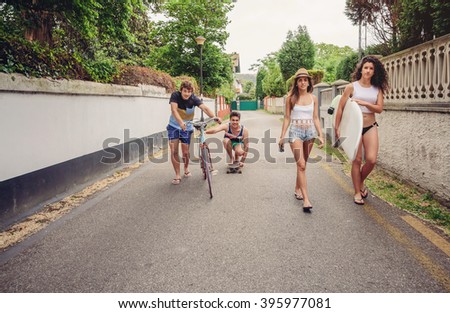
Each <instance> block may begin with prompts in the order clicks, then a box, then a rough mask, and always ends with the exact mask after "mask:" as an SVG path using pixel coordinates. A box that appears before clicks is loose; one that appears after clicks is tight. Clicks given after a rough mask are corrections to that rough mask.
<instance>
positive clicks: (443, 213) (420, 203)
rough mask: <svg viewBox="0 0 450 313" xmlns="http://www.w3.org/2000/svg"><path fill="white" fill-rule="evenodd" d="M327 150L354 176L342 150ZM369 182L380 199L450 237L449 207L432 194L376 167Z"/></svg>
mask: <svg viewBox="0 0 450 313" xmlns="http://www.w3.org/2000/svg"><path fill="white" fill-rule="evenodd" d="M324 151H325V152H326V153H327V154H329V155H333V156H336V157H337V158H338V159H339V160H340V161H342V162H343V170H344V173H345V174H346V175H347V176H350V170H351V164H350V163H349V162H348V159H347V158H346V156H345V155H344V153H343V152H342V151H341V150H340V149H337V148H333V147H332V146H331V144H330V143H329V142H327V144H326V145H325V147H324ZM365 183H366V186H367V187H368V188H369V189H370V192H371V193H372V194H374V195H376V196H377V197H379V198H380V199H383V200H384V201H386V202H387V203H389V204H391V205H392V206H395V207H397V208H400V209H402V210H404V211H407V212H409V213H411V214H413V215H415V216H417V217H418V218H420V219H422V220H425V221H428V222H429V223H431V224H433V225H435V226H437V227H438V228H440V229H442V230H443V231H444V232H445V233H446V234H447V235H450V211H449V209H448V208H447V207H445V206H443V205H441V204H440V203H439V202H438V201H436V200H434V199H433V196H432V194H430V193H429V192H424V191H421V190H419V189H417V188H415V187H414V186H411V185H410V184H408V183H405V182H403V181H401V180H400V179H398V178H397V177H394V176H392V175H390V174H389V173H387V172H386V171H383V170H382V169H381V168H379V167H376V168H375V169H374V170H373V171H372V173H370V175H369V177H368V178H367V179H366V181H365Z"/></svg>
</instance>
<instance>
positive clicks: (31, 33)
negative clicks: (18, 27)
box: [22, 0, 54, 45]
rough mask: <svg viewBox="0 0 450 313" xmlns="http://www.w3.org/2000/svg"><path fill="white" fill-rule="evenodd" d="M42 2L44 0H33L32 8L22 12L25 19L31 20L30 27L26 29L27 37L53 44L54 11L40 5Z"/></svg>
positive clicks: (30, 39)
mask: <svg viewBox="0 0 450 313" xmlns="http://www.w3.org/2000/svg"><path fill="white" fill-rule="evenodd" d="M40 2H42V0H32V4H31V7H32V9H31V10H27V11H24V12H23V13H22V15H23V17H24V19H25V20H27V21H30V24H29V26H28V28H27V29H26V30H25V39H27V40H28V41H39V42H40V43H47V44H49V45H52V43H53V40H52V29H53V26H54V17H53V13H51V12H49V11H47V10H44V9H43V8H42V7H41V6H39V4H40Z"/></svg>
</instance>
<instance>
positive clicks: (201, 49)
mask: <svg viewBox="0 0 450 313" xmlns="http://www.w3.org/2000/svg"><path fill="white" fill-rule="evenodd" d="M205 40H206V39H205V37H202V36H198V37H197V38H195V42H196V43H197V45H199V46H200V99H201V100H202V101H203V56H202V54H203V43H204V42H205ZM201 120H202V121H203V111H202V112H201Z"/></svg>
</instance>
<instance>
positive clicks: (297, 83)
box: [279, 68, 324, 212]
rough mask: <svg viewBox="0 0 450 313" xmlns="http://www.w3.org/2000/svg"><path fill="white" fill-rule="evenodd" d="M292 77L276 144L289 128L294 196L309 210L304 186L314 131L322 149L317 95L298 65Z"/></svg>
mask: <svg viewBox="0 0 450 313" xmlns="http://www.w3.org/2000/svg"><path fill="white" fill-rule="evenodd" d="M294 77H295V79H294V83H293V84H292V87H291V89H290V90H289V93H288V95H287V98H286V109H285V113H284V121H283V126H282V128H281V135H280V141H279V145H280V150H282V149H283V144H284V137H285V135H286V131H287V129H288V127H289V143H290V146H291V150H292V153H293V154H294V159H295V162H296V163H297V179H296V182H295V192H294V196H295V198H296V199H298V200H303V211H305V212H310V210H311V209H312V204H311V201H310V200H309V197H308V192H307V188H306V172H305V171H306V163H307V161H308V157H309V154H310V153H311V149H312V147H313V144H314V139H315V138H316V135H317V133H318V134H319V137H318V138H319V141H320V144H319V148H322V146H323V144H324V140H323V134H322V129H321V127H320V121H319V105H318V101H317V97H316V96H315V95H313V94H312V91H313V84H312V80H311V76H310V75H309V74H308V71H307V70H306V69H304V68H300V69H299V70H298V71H297V73H295V75H294Z"/></svg>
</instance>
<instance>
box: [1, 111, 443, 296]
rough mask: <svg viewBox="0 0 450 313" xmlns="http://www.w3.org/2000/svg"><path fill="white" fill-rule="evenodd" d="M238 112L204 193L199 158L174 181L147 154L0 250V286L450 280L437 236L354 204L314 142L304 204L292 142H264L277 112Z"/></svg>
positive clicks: (372, 201) (47, 288)
mask: <svg viewBox="0 0 450 313" xmlns="http://www.w3.org/2000/svg"><path fill="white" fill-rule="evenodd" d="M242 114H243V119H242V121H243V124H244V125H245V126H247V127H248V129H249V130H250V136H251V137H252V145H251V153H250V160H249V163H248V164H246V166H245V168H244V171H243V174H228V175H227V174H226V167H225V161H224V160H223V151H222V149H220V148H217V149H215V147H216V143H219V144H220V140H219V139H218V138H220V136H217V137H214V138H217V139H212V141H211V148H212V150H213V151H216V152H215V153H214V154H213V155H214V156H215V157H216V159H217V160H216V164H215V167H216V169H218V171H219V173H218V175H216V176H213V188H214V198H213V199H209V196H208V192H207V186H206V182H205V181H204V180H203V179H202V178H201V175H200V168H199V166H198V164H192V166H191V171H192V173H193V176H192V177H190V178H183V180H182V182H181V184H180V185H178V186H174V185H171V184H170V182H171V180H172V178H173V177H174V173H173V169H172V167H171V164H170V163H169V162H168V161H164V158H165V159H166V160H167V155H165V156H163V157H162V161H161V159H160V160H159V161H157V162H155V161H148V162H147V163H146V164H144V165H143V166H141V167H140V168H139V169H137V170H136V171H135V172H134V173H133V174H132V175H131V176H130V177H128V178H126V179H125V180H123V181H121V182H119V183H117V184H116V185H114V186H113V187H111V188H109V189H108V190H106V191H103V192H101V193H99V194H97V195H96V196H95V197H94V198H92V199H90V200H89V201H87V202H86V203H85V204H83V205H82V206H80V207H78V208H75V209H74V210H73V211H72V212H71V213H69V214H67V215H66V216H64V217H63V218H61V219H60V220H58V221H57V222H54V223H53V224H51V225H50V226H48V227H47V228H46V229H44V230H42V231H40V232H39V233H37V234H36V235H34V236H32V237H30V238H29V239H27V240H25V241H24V242H22V243H20V244H18V245H17V246H15V247H13V248H11V249H9V250H6V251H4V252H2V253H1V254H0V291H1V292H151V293H153V292H180V293H183V292H220V293H226V292H280V293H287V292H343V293H347V292H374V293H378V292H387V293H390V292H405V293H406V292H408V293H409V292H426V293H431V292H433V293H434V292H449V291H450V262H449V260H450V256H449V255H448V254H447V253H446V252H445V249H444V250H443V249H442V248H443V247H444V248H445V247H447V248H448V242H447V241H444V244H443V245H442V243H441V245H439V244H438V245H436V244H433V243H432V242H431V241H430V240H429V239H427V238H425V237H424V236H423V235H422V234H421V232H419V231H418V230H416V228H413V227H412V226H410V223H407V222H406V218H404V217H405V216H408V215H407V214H406V213H404V212H402V211H400V210H398V209H395V208H392V207H391V206H390V205H388V204H386V203H385V202H383V201H381V200H380V199H378V198H376V197H374V196H372V195H370V196H369V198H368V199H367V201H366V205H365V206H364V207H361V206H357V205H355V204H353V201H352V191H351V190H352V188H351V181H350V178H349V177H346V176H345V175H344V174H343V173H342V166H341V164H339V162H337V161H336V160H330V159H329V158H327V157H325V155H324V154H323V151H320V150H318V149H316V148H315V149H314V151H313V156H312V160H311V162H310V163H309V164H308V166H307V177H308V188H309V193H310V197H311V201H312V203H313V206H314V208H313V210H312V213H311V214H306V213H304V212H303V210H302V201H298V200H296V199H295V198H294V184H295V165H294V164H293V163H292V154H291V152H290V151H289V147H288V146H286V148H287V149H286V151H285V152H284V153H280V152H278V151H277V145H276V144H275V138H278V136H279V133H280V129H281V122H280V116H277V115H270V114H267V113H263V112H246V111H244V112H242ZM264 138H265V139H264ZM270 138H271V139H270ZM269 141H271V142H272V143H269ZM219 147H220V146H219ZM219 159H220V160H219ZM419 224H420V222H419ZM424 227H425V226H424ZM425 229H427V228H426V227H425ZM445 243H446V244H447V246H445Z"/></svg>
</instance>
